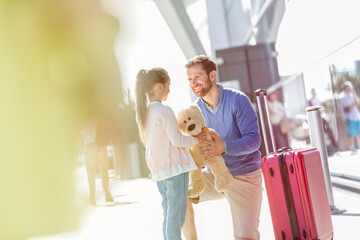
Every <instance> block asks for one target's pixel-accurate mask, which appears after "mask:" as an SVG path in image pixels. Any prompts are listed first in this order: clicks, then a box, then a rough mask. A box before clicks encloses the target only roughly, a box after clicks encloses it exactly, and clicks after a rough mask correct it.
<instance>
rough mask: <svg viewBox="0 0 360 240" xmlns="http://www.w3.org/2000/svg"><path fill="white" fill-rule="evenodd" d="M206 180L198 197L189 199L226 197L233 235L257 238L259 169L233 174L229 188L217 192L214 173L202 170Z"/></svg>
mask: <svg viewBox="0 0 360 240" xmlns="http://www.w3.org/2000/svg"><path fill="white" fill-rule="evenodd" d="M203 176H204V179H205V182H206V188H205V191H204V192H203V193H202V194H201V195H200V199H190V200H191V201H192V202H193V203H197V202H205V201H208V200H217V199H223V198H226V199H227V200H228V202H229V205H230V210H231V215H232V220H233V228H234V235H235V236H238V237H243V238H251V239H259V237H260V234H259V230H258V227H259V219H260V209H261V202H262V192H263V187H262V176H261V170H260V169H258V170H256V171H254V172H251V173H248V174H245V175H238V176H234V178H233V181H232V183H231V186H230V188H229V189H228V190H227V191H226V192H225V193H219V192H218V191H216V190H215V187H214V175H213V174H212V173H211V172H209V171H203Z"/></svg>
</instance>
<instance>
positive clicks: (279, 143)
mask: <svg viewBox="0 0 360 240" xmlns="http://www.w3.org/2000/svg"><path fill="white" fill-rule="evenodd" d="M268 99H269V102H268V106H269V114H270V121H271V124H272V127H273V132H274V137H275V142H276V147H277V149H279V148H282V147H288V146H289V143H288V136H287V126H286V116H285V108H284V105H283V104H282V103H281V102H280V101H279V100H278V94H277V92H276V91H275V92H272V93H270V94H269V97H268Z"/></svg>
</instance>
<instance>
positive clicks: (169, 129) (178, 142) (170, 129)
mask: <svg viewBox="0 0 360 240" xmlns="http://www.w3.org/2000/svg"><path fill="white" fill-rule="evenodd" d="M162 120H163V126H164V130H165V132H166V135H167V137H168V138H169V140H170V142H171V143H172V145H173V146H174V147H192V146H194V145H196V144H198V143H199V140H198V139H197V138H194V137H192V136H186V135H184V134H182V133H181V132H180V129H179V126H178V125H177V121H176V117H175V114H174V112H173V111H172V110H171V108H170V107H167V110H166V112H165V114H164V115H163V119H162Z"/></svg>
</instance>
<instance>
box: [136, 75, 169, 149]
mask: <svg viewBox="0 0 360 240" xmlns="http://www.w3.org/2000/svg"><path fill="white" fill-rule="evenodd" d="M168 80H169V75H168V73H167V71H166V70H165V69H163V68H153V69H150V70H148V71H147V70H145V69H141V70H140V71H139V72H138V74H137V76H136V84H135V93H136V122H137V125H138V128H139V133H140V137H141V140H142V142H143V143H144V145H145V125H146V117H147V110H148V106H147V105H148V101H147V96H146V94H148V95H150V96H151V95H152V94H154V93H153V92H152V89H153V86H154V85H155V84H156V83H159V82H160V83H163V84H165V83H166V82H167V81H168Z"/></svg>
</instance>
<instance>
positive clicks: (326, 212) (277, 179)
mask: <svg viewBox="0 0 360 240" xmlns="http://www.w3.org/2000/svg"><path fill="white" fill-rule="evenodd" d="M256 96H257V100H258V106H259V113H260V114H259V115H260V120H261V125H262V130H263V137H264V140H265V141H264V142H265V146H266V149H267V153H268V155H267V156H265V157H264V158H263V160H262V163H261V168H262V172H263V176H264V182H265V187H266V192H267V197H268V201H269V207H270V212H271V218H272V222H273V228H274V233H275V238H276V239H281V240H285V239H299V240H300V239H321V240H323V239H333V227H332V222H331V214H330V207H329V202H328V198H327V193H326V187H325V179H324V173H323V169H322V164H321V158H320V153H319V151H318V150H317V149H316V148H304V149H296V150H292V149H291V148H283V149H280V150H278V152H276V151H274V152H273V153H270V154H269V143H268V142H269V141H268V140H267V136H268V135H269V134H268V133H270V137H271V142H272V148H273V149H275V141H274V138H273V133H272V129H271V125H270V122H269V117H268V116H269V114H268V109H267V96H266V90H263V89H259V90H257V91H256ZM263 107H264V108H265V110H266V113H265V114H263V110H262V108H263ZM265 117H266V118H267V120H268V121H267V124H268V125H267V126H266V125H265V121H264V118H265ZM267 129H268V131H266V130H267Z"/></svg>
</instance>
